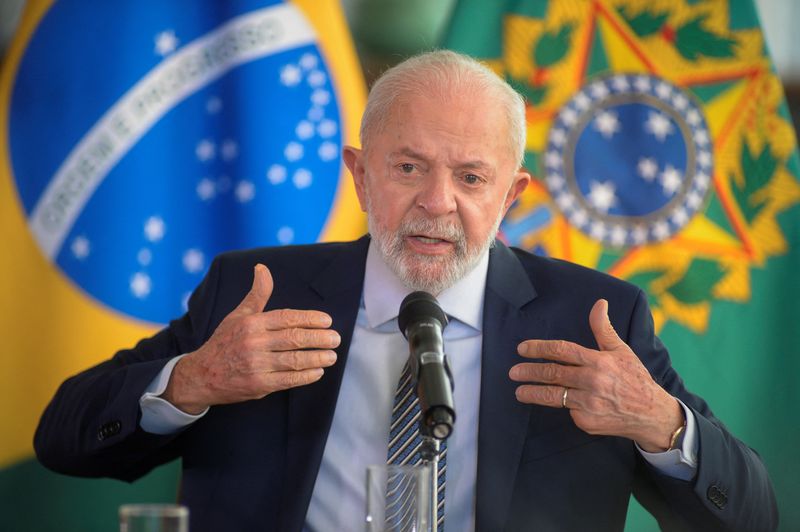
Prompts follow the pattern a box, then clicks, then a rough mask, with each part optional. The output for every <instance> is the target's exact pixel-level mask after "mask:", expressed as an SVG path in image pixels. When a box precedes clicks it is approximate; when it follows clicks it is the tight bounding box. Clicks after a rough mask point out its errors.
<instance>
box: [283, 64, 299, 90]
mask: <svg viewBox="0 0 800 532" xmlns="http://www.w3.org/2000/svg"><path fill="white" fill-rule="evenodd" d="M302 78H303V73H302V72H301V71H300V69H299V68H297V67H296V66H295V65H286V66H285V67H283V68H282V69H281V83H282V84H283V85H285V86H287V87H294V86H295V85H297V84H298V83H300V80H301V79H302Z"/></svg>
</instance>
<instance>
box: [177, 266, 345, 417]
mask: <svg viewBox="0 0 800 532" xmlns="http://www.w3.org/2000/svg"><path fill="white" fill-rule="evenodd" d="M272 287H273V283H272V275H271V274H270V272H269V270H268V269H267V267H266V266H264V265H263V264H258V265H257V266H256V267H255V273H254V277H253V287H252V288H251V289H250V292H248V294H247V295H246V296H245V297H244V299H242V301H241V303H239V306H237V307H236V308H235V309H233V310H232V311H231V313H230V314H228V315H227V316H226V317H225V319H223V320H222V322H220V324H219V326H218V327H217V329H216V330H215V331H214V334H213V335H212V336H211V338H209V339H208V341H207V342H206V343H205V344H203V346H202V347H200V348H199V349H198V350H197V351H194V352H192V353H189V354H188V355H186V356H185V357H183V358H182V359H180V360H179V361H178V363H177V364H176V365H175V368H174V370H173V372H172V375H171V377H170V381H169V384H168V385H167V389H166V390H165V391H164V394H163V397H164V398H165V399H166V400H168V401H169V402H171V403H172V404H174V405H175V406H176V407H178V408H180V409H181V410H183V411H184V412H189V413H192V414H197V413H200V412H202V411H203V410H205V409H206V407H208V406H212V405H218V404H226V403H238V402H241V401H247V400H249V399H259V398H261V397H264V396H265V395H267V394H270V393H272V392H275V391H279V390H285V389H287V388H293V387H296V386H303V385H305V384H309V383H312V382H314V381H317V380H319V379H320V377H322V374H323V369H322V368H325V367H328V366H331V365H333V363H334V362H336V353H335V352H334V351H332V349H334V348H335V347H337V346H338V345H339V341H340V338H339V334H338V333H337V332H336V331H333V330H330V329H329V327H330V326H331V323H332V320H331V317H330V316H329V315H328V314H326V313H324V312H319V311H316V310H290V309H281V310H271V311H269V312H262V311H263V309H264V306H265V305H266V304H267V301H269V298H270V296H271V295H272Z"/></svg>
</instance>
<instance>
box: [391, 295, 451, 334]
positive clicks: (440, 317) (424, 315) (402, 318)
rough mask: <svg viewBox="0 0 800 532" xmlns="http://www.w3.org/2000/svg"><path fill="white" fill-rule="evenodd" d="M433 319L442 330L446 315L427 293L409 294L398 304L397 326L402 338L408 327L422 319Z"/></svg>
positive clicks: (434, 299) (445, 323) (445, 322)
mask: <svg viewBox="0 0 800 532" xmlns="http://www.w3.org/2000/svg"><path fill="white" fill-rule="evenodd" d="M430 318H433V319H435V320H437V321H438V322H439V324H440V325H441V326H442V329H444V327H445V325H447V315H446V314H445V313H444V311H443V310H442V307H440V306H439V302H438V301H436V298H435V297H433V296H432V295H431V294H429V293H428V292H423V291H418V292H411V293H410V294H408V295H407V296H406V298H405V299H404V300H403V302H402V303H400V312H399V313H398V315H397V325H398V326H399V328H400V332H401V333H403V336H406V331H408V327H410V326H411V325H413V324H414V323H417V322H419V321H422V320H424V319H430Z"/></svg>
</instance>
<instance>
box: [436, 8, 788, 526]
mask: <svg viewBox="0 0 800 532" xmlns="http://www.w3.org/2000/svg"><path fill="white" fill-rule="evenodd" d="M444 46H445V47H448V48H452V49H454V50H458V51H461V52H465V53H468V54H471V55H473V56H475V57H478V58H481V59H484V60H486V61H487V62H488V63H489V64H490V65H491V66H492V67H493V68H495V69H496V71H497V72H498V73H500V74H501V75H503V76H504V77H505V78H506V79H507V80H508V81H509V82H510V83H511V84H512V85H513V86H514V87H515V88H516V89H517V90H519V91H520V92H521V93H522V94H523V95H524V96H525V97H526V99H527V103H528V105H527V119H528V135H527V153H526V165H527V167H528V169H529V170H530V171H531V172H532V174H533V175H534V176H535V178H536V179H535V180H534V181H533V182H532V183H531V185H530V187H529V189H528V190H526V192H525V193H524V194H523V196H522V197H521V198H520V200H519V201H518V202H517V204H516V205H514V206H513V208H512V210H511V211H510V212H509V214H508V216H507V218H506V220H505V221H504V223H503V225H502V226H501V230H502V232H503V234H504V238H505V239H506V240H507V241H508V242H510V243H511V244H514V245H517V246H521V247H523V248H526V249H529V250H532V251H534V252H536V253H539V254H542V255H549V256H553V257H560V258H563V259H567V260H570V261H573V262H577V263H580V264H583V265H586V266H590V267H593V268H596V269H600V270H603V271H606V272H609V273H611V274H613V275H615V276H617V277H620V278H623V279H626V280H628V281H631V282H633V283H635V284H637V285H639V286H640V287H641V288H642V289H643V290H645V291H646V292H647V294H648V296H649V300H650V305H651V306H652V309H653V314H654V318H655V322H656V326H657V329H658V331H659V334H660V336H661V337H662V339H663V340H664V341H665V343H666V344H667V346H668V347H669V348H670V351H671V355H672V358H673V363H674V365H675V367H676V368H677V369H678V371H679V372H680V373H681V375H682V376H683V377H684V378H685V380H686V382H687V385H688V386H689V387H690V388H691V389H692V390H694V391H696V392H698V393H700V394H701V395H702V396H704V397H705V398H706V399H707V400H708V401H709V403H710V404H711V406H712V408H713V409H714V411H715V412H716V414H717V415H718V416H719V417H720V418H721V419H722V420H724V421H725V422H726V424H727V425H728V427H729V428H730V429H731V430H732V432H733V433H734V434H736V435H737V436H739V437H740V438H742V439H743V440H744V441H746V442H748V443H749V444H750V445H752V446H753V447H754V448H755V449H757V450H758V451H759V452H760V454H761V455H762V457H763V459H764V461H765V462H766V465H767V468H768V470H769V472H770V475H771V477H772V479H773V481H774V484H775V488H776V494H777V498H778V504H779V508H780V513H781V526H782V529H783V530H800V506H799V505H798V504H796V501H797V500H800V484H798V481H797V478H798V477H800V460H798V453H797V449H798V448H800V423H798V422H797V419H798V417H797V405H798V404H800V386H798V375H800V356H798V355H800V348H798V346H800V327H798V325H797V323H798V312H797V301H800V281H798V275H797V267H798V264H800V208H798V204H799V203H800V183H798V178H800V161H799V159H798V151H797V141H796V137H795V132H794V130H793V128H792V124H791V119H790V116H789V113H788V110H787V107H786V104H785V101H784V96H783V92H782V88H781V84H780V82H779V80H778V78H777V77H776V75H775V72H774V70H773V66H772V64H771V62H770V58H769V54H768V51H767V47H766V44H765V41H764V36H763V34H762V32H761V28H760V26H759V22H758V17H757V14H756V11H755V8H754V6H753V3H752V1H751V0H552V1H546V0H506V1H497V2H481V1H478V0H461V1H460V2H459V3H458V4H457V5H456V8H455V10H454V14H453V19H452V22H451V26H450V29H449V32H448V34H447V37H446V39H445V42H444ZM629 529H630V530H636V531H640V530H656V529H657V526H656V524H655V522H654V521H653V520H652V519H651V518H650V517H649V516H648V515H647V514H645V513H644V512H643V511H642V510H641V508H640V507H638V506H635V505H634V507H632V509H631V516H630V519H629Z"/></svg>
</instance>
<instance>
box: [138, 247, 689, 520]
mask: <svg viewBox="0 0 800 532" xmlns="http://www.w3.org/2000/svg"><path fill="white" fill-rule="evenodd" d="M488 266H489V256H488V253H487V254H485V255H484V256H483V257H482V258H481V260H480V261H479V262H478V264H477V265H476V267H475V268H474V269H473V270H472V271H471V272H469V273H468V274H467V275H466V276H465V277H464V278H462V279H461V280H460V281H459V282H458V283H456V284H455V285H454V286H452V287H451V288H448V289H447V290H445V291H443V292H442V293H441V294H439V295H438V296H437V299H438V300H439V303H440V305H441V306H442V308H443V309H444V311H445V312H446V313H447V315H448V317H449V318H450V323H449V324H448V325H447V327H446V328H445V330H444V334H443V336H444V344H445V351H446V353H447V355H448V358H449V361H450V366H451V369H452V371H453V378H454V381H455V391H454V394H453V398H454V401H455V408H456V423H455V427H454V430H453V433H452V435H451V436H450V438H449V439H448V441H447V489H446V491H445V531H444V532H462V531H464V532H470V531H473V530H474V528H475V493H476V489H475V488H476V477H477V462H478V445H477V442H478V402H479V393H480V384H481V342H482V339H483V334H482V327H483V296H484V289H485V285H486V273H487V271H488ZM278 282H280V280H278ZM410 292H411V290H410V289H408V288H407V287H405V286H404V285H403V284H402V282H401V281H400V280H399V279H398V278H397V277H396V276H395V275H394V273H393V272H392V271H391V270H390V269H389V268H388V267H387V266H386V264H385V263H384V262H383V260H382V258H381V256H380V254H379V252H378V251H377V249H375V244H374V243H371V244H370V248H369V251H368V254H367V264H366V273H365V276H364V291H363V297H362V302H361V306H360V308H359V312H358V316H357V319H356V326H355V330H354V331H353V339H352V341H351V344H350V350H349V352H348V355H347V366H346V368H345V371H344V376H343V379H342V385H341V389H340V392H339V396H338V398H337V401H336V409H335V413H334V417H333V422H332V425H331V430H330V434H329V435H328V439H327V441H326V445H325V451H324V453H323V456H322V463H321V465H320V470H319V473H318V475H317V480H316V483H315V485H314V491H313V494H312V497H311V503H310V505H309V509H308V513H307V515H306V525H305V529H306V530H308V531H313V532H327V531H340V530H362V529H363V528H364V521H363V520H364V512H365V499H366V495H365V475H366V468H367V466H369V465H373V464H383V463H385V462H386V453H387V443H388V434H389V423H390V419H391V410H392V404H393V401H394V393H395V389H396V386H397V381H398V379H399V377H400V374H401V372H402V369H403V365H404V364H405V362H406V360H407V359H408V343H407V342H406V340H405V339H404V338H403V335H402V334H401V333H400V331H399V329H398V326H397V312H398V309H399V308H400V303H401V301H402V300H403V298H404V297H405V296H406V295H408V294H409V293H410ZM576 319H581V318H580V317H576ZM587 326H588V325H587ZM179 358H180V357H176V358H174V359H172V360H171V361H170V362H169V363H168V364H167V365H166V366H165V367H164V369H163V370H162V371H161V373H160V374H159V375H158V376H156V378H155V379H154V380H153V382H152V383H151V384H150V386H149V387H148V389H147V391H146V393H145V394H144V395H143V396H142V398H141V400H140V405H141V409H142V418H141V422H140V425H141V427H142V428H143V429H144V430H146V431H148V432H152V433H156V434H168V433H170V432H174V431H176V430H179V429H180V428H182V427H184V426H186V425H188V424H190V423H193V422H194V421H195V420H197V419H199V418H201V417H202V416H203V415H204V414H205V412H203V413H201V414H199V415H196V416H193V415H189V414H186V413H184V412H182V411H180V410H178V409H177V408H175V407H174V406H173V405H171V404H170V403H169V402H167V401H165V400H164V399H161V398H160V397H159V395H160V394H162V393H163V392H164V390H165V389H166V386H167V383H168V382H169V376H170V374H171V372H172V369H173V368H174V365H175V363H176V362H177V360H178V359H179ZM520 361H522V359H520ZM681 405H682V406H683V409H684V412H685V414H686V420H687V426H686V432H685V435H684V440H683V446H682V448H681V449H675V450H672V451H669V452H665V453H647V452H644V451H642V450H641V449H639V452H641V454H642V456H643V457H644V458H645V459H646V460H647V461H648V462H650V463H651V464H652V465H653V466H655V467H656V468H658V469H659V470H660V471H661V472H662V473H664V474H666V475H669V476H672V477H675V478H681V479H684V480H688V479H691V478H692V477H693V476H694V474H695V472H696V470H697V460H696V450H697V442H696V428H695V424H696V423H695V419H694V415H693V414H692V412H691V410H689V409H688V408H687V407H686V406H685V405H683V403H681ZM637 448H638V446H637Z"/></svg>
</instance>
